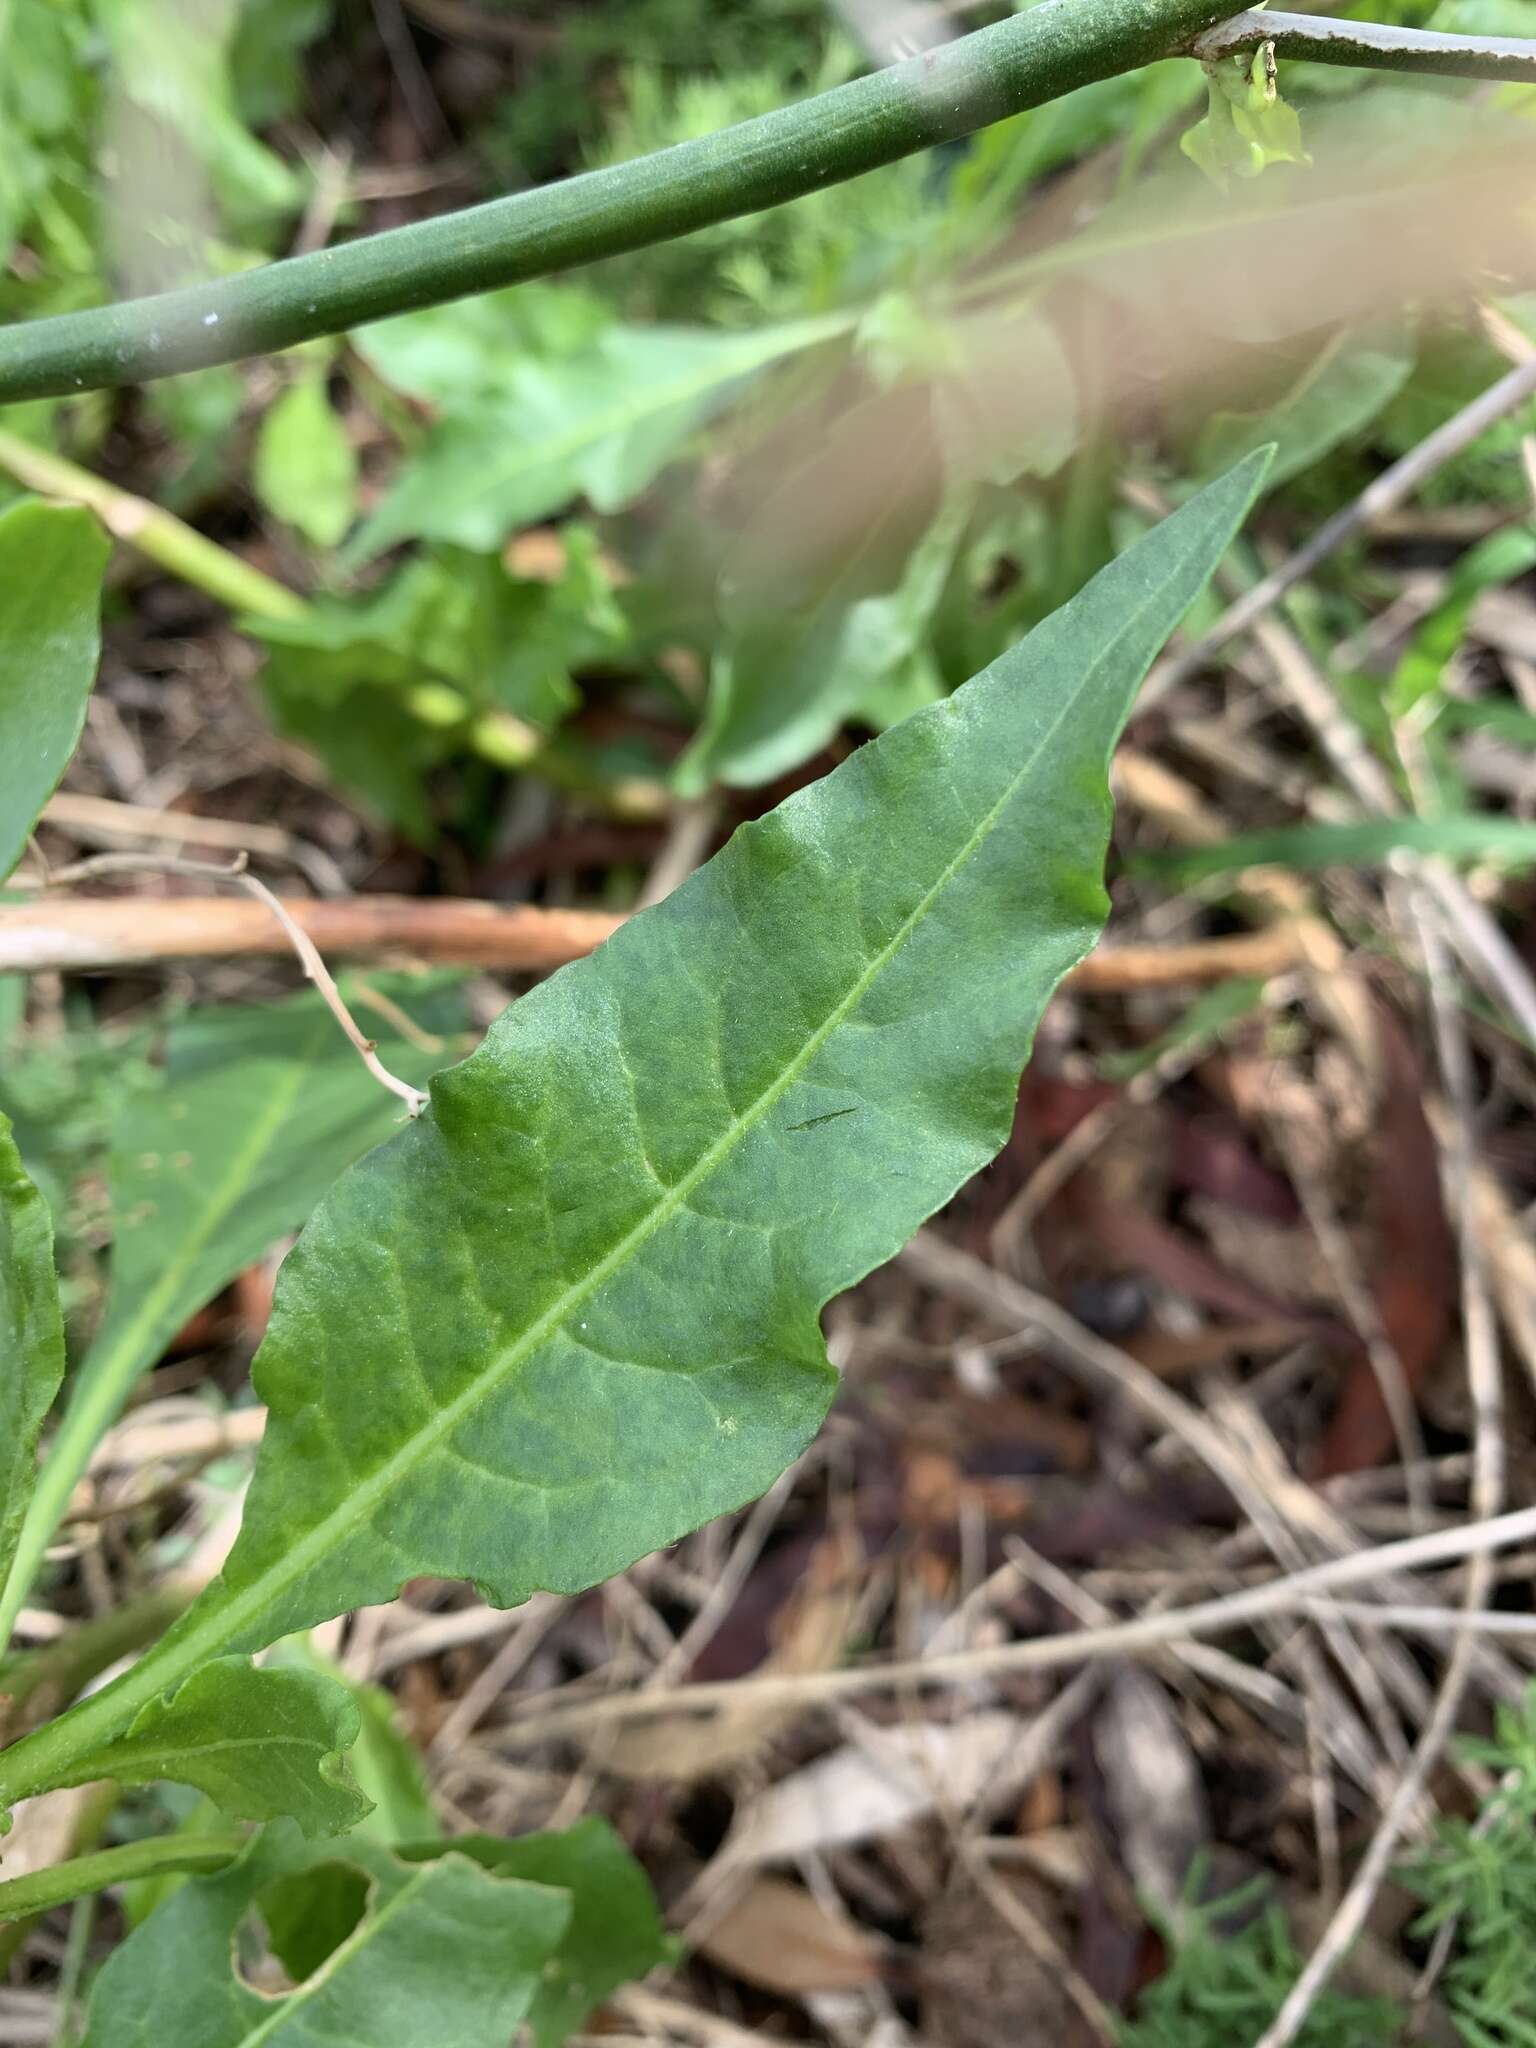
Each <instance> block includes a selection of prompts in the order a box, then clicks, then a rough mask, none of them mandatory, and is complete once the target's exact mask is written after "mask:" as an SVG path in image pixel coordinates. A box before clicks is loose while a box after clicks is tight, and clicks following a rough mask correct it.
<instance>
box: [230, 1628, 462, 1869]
mask: <svg viewBox="0 0 1536 2048" xmlns="http://www.w3.org/2000/svg"><path fill="white" fill-rule="evenodd" d="M279 1659H281V1660H282V1662H283V1663H284V1664H287V1665H291V1666H293V1667H295V1668H297V1669H298V1670H301V1671H310V1672H314V1673H317V1674H318V1675H319V1676H321V1677H324V1678H327V1679H330V1680H331V1681H332V1682H333V1683H336V1684H339V1685H345V1686H346V1688H347V1690H348V1691H349V1692H350V1693H351V1695H352V1698H353V1700H354V1701H355V1703H356V1706H357V1711H358V1714H359V1716H360V1723H361V1725H360V1727H359V1730H358V1737H357V1740H356V1742H355V1743H353V1745H352V1748H351V1751H350V1753H349V1755H348V1758H347V1761H348V1763H349V1765H350V1766H351V1770H352V1775H353V1777H354V1778H356V1780H357V1782H358V1784H359V1786H360V1787H361V1788H362V1792H363V1795H364V1797H365V1798H366V1799H367V1800H368V1801H369V1802H370V1805H371V1809H372V1810H371V1811H370V1813H369V1815H368V1817H367V1819H366V1820H365V1821H363V1822H362V1823H361V1825H362V1826H363V1827H364V1828H366V1830H367V1832H368V1833H369V1834H370V1835H371V1836H372V1837H373V1838H374V1840H375V1841H378V1842H382V1843H383V1844H384V1845H385V1847H386V1848H394V1847H395V1846H396V1845H397V1844H398V1843H401V1842H422V1841H425V1840H427V1838H428V1837H430V1836H435V1835H436V1834H437V1832H438V1824H437V1815H436V1814H435V1813H434V1812H433V1810H432V1795H431V1792H430V1790H429V1789H428V1785H427V1774H426V1770H425V1767H424V1766H423V1764H422V1760H421V1753H420V1751H419V1750H418V1749H417V1747H416V1745H415V1743H413V1742H412V1741H411V1739H410V1737H409V1736H408V1735H407V1734H406V1733H405V1731H404V1730H403V1729H402V1728H401V1726H400V1722H399V1716H398V1711H397V1708H396V1703H395V1699H394V1696H393V1694H391V1693H388V1692H386V1691H385V1690H384V1688H383V1686H382V1685H368V1684H365V1683H360V1682H359V1681H357V1680H355V1679H351V1678H348V1677H347V1676H346V1674H345V1673H344V1672H343V1671H342V1670H341V1669H340V1668H339V1667H338V1666H337V1665H335V1664H333V1663H332V1662H331V1660H330V1659H329V1658H328V1657H325V1656H322V1655H321V1653H320V1652H319V1651H318V1650H317V1649H316V1648H315V1646H314V1643H313V1640H312V1639H311V1638H309V1637H306V1636H294V1637H293V1638H292V1639H291V1640H290V1641H289V1642H287V1643H280V1644H279V1645H278V1647H277V1648H276V1649H275V1650H274V1651H273V1652H272V1656H271V1658H269V1660H268V1662H269V1664H271V1663H273V1662H276V1661H277V1660H279ZM445 1846H446V1845H445Z"/></svg>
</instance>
